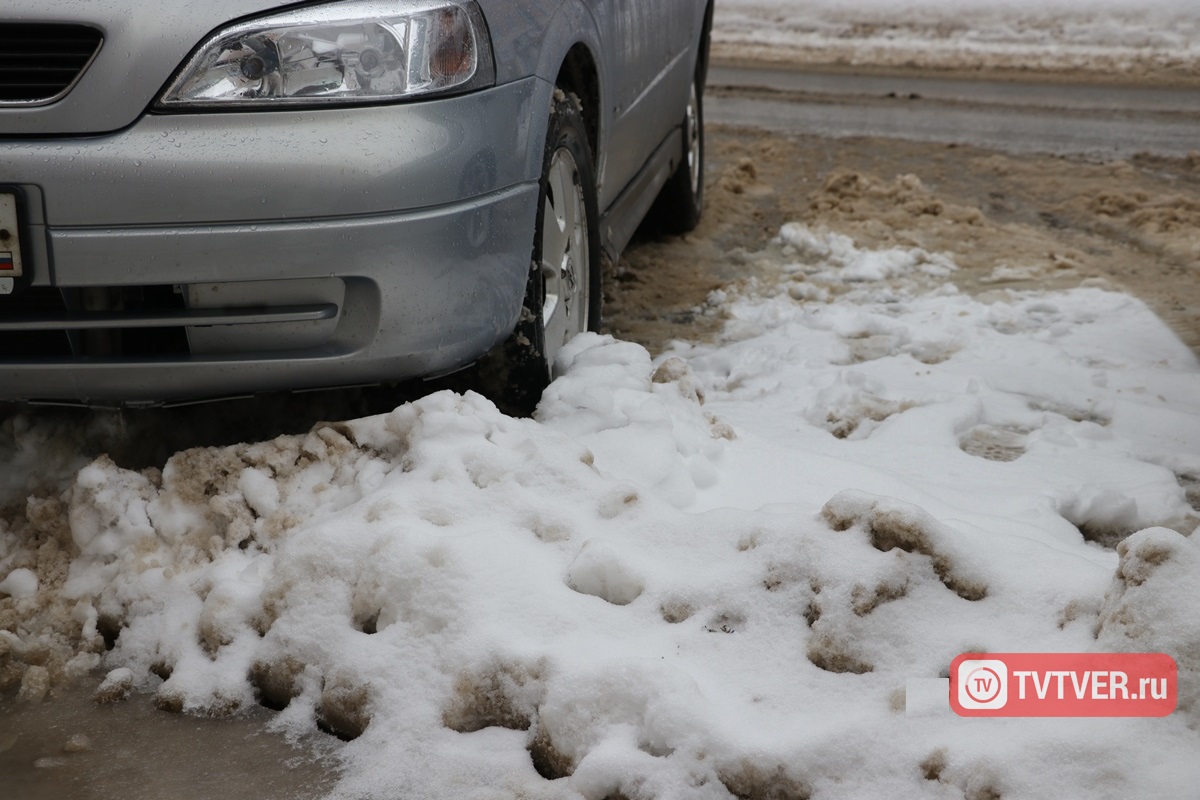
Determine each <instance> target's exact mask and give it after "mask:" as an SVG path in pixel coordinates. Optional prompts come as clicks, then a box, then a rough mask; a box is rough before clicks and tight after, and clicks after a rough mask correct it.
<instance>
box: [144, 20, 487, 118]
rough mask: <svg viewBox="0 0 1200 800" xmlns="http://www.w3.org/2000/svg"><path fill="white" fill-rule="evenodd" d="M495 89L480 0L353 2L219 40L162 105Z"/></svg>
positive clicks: (238, 29) (351, 99)
mask: <svg viewBox="0 0 1200 800" xmlns="http://www.w3.org/2000/svg"><path fill="white" fill-rule="evenodd" d="M494 81H495V67H494V65H493V62H492V51H491V44H490V42H489V40H488V34H487V27H486V25H485V23H484V21H483V15H482V13H481V12H480V11H479V7H478V6H477V5H476V4H475V2H474V0H460V1H459V2H454V1H453V0H451V1H449V2H448V0H407V1H406V0H393V1H392V2H347V3H336V4H331V5H324V6H313V7H310V8H302V9H298V10H296V11H290V12H287V13H284V14H278V15H275V16H271V17H263V18H261V19H257V20H253V21H251V22H246V23H242V24H240V25H237V26H235V27H232V28H229V29H227V30H225V31H222V32H221V33H219V34H217V35H216V36H214V37H212V38H211V39H209V40H208V41H207V42H205V43H204V45H203V46H202V47H201V48H200V49H199V50H198V51H197V53H196V55H194V56H193V57H192V58H191V59H190V60H189V61H188V62H187V64H185V65H184V67H183V69H182V70H181V71H180V73H179V75H178V77H177V78H176V79H175V80H174V81H173V82H172V83H171V86H170V88H168V89H167V91H166V93H165V94H164V95H163V97H162V100H161V101H160V106H162V107H164V108H179V107H185V106H186V107H191V106H210V107H239V106H249V107H262V106H277V105H314V104H324V103H355V102H356V103H363V102H383V101H389V100H401V99H405V98H411V97H417V96H422V95H430V94H440V93H445V92H463V91H468V90H470V89H476V88H480V87H483V86H490V85H491V84H492V83H493V82H494Z"/></svg>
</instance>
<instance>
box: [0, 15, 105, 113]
mask: <svg viewBox="0 0 1200 800" xmlns="http://www.w3.org/2000/svg"><path fill="white" fill-rule="evenodd" d="M100 40H101V37H100V31H98V30H96V29H94V28H88V27H86V26H84V25H47V24H33V23H12V22H5V23H0V103H3V104H7V103H20V104H31V105H36V104H39V103H49V102H51V101H54V100H57V99H58V98H59V97H61V96H63V95H64V94H66V93H67V91H68V90H69V89H70V88H71V87H72V86H74V85H75V82H76V81H77V80H79V77H80V75H82V74H83V71H84V69H86V68H87V65H88V64H89V63H91V60H92V57H93V56H95V55H96V52H97V51H98V50H99V49H100Z"/></svg>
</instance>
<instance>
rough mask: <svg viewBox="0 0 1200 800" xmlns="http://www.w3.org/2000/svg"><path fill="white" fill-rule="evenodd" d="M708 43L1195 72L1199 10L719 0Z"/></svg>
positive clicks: (1053, 3) (1020, 65)
mask: <svg viewBox="0 0 1200 800" xmlns="http://www.w3.org/2000/svg"><path fill="white" fill-rule="evenodd" d="M713 40H714V42H715V44H716V52H717V53H718V55H720V56H724V57H729V58H739V57H740V58H765V59H767V60H774V61H793V62H796V63H806V64H814V63H824V64H846V65H857V66H861V65H874V66H893V67H923V68H935V69H957V70H968V71H974V70H977V69H989V68H991V69H995V68H1002V69H1010V70H1048V71H1058V70H1086V71H1092V72H1097V73H1102V74H1104V75H1106V76H1107V77H1110V78H1111V77H1115V76H1119V75H1126V76H1135V77H1136V76H1138V75H1146V74H1158V75H1163V76H1174V77H1176V78H1193V79H1194V78H1196V77H1197V76H1200V7H1198V6H1197V5H1196V4H1195V3H1190V2H1182V0H1150V1H1149V2H1141V3H1131V2H1129V0H1103V1H1102V2H1087V3H1084V2H1080V0H1049V1H1048V2H1035V0H1000V1H999V2H984V0H967V2H948V1H947V0H903V1H902V0H861V1H860V2H855V3H853V4H847V3H838V2H834V1H833V0H812V2H809V0H804V2H799V1H798V0H723V2H720V3H717V6H716V14H715V19H714V25H713Z"/></svg>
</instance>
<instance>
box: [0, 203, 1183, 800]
mask: <svg viewBox="0 0 1200 800" xmlns="http://www.w3.org/2000/svg"><path fill="white" fill-rule="evenodd" d="M746 258H748V259H750V260H753V261H755V262H756V263H757V266H758V267H759V269H757V270H755V272H756V274H763V275H767V276H768V277H767V278H764V279H760V280H755V281H751V282H749V283H746V284H744V285H741V286H738V287H731V288H730V289H728V290H727V291H722V292H717V293H714V295H713V296H712V297H711V298H710V300H709V303H708V305H707V306H706V307H705V308H703V309H698V313H702V314H709V315H716V316H719V317H721V318H723V319H724V320H725V322H724V328H723V333H722V334H721V336H720V338H719V339H718V340H717V341H715V342H709V343H696V342H692V343H686V342H679V343H676V344H675V345H674V346H673V347H672V348H670V350H669V351H668V352H666V353H664V354H663V355H662V356H660V357H658V358H657V359H653V360H652V359H651V357H650V356H649V355H648V353H647V352H646V351H645V350H644V349H642V348H641V347H640V346H637V345H634V344H631V343H627V342H622V341H617V340H614V339H612V338H611V337H606V336H599V335H594V334H588V335H583V336H581V337H579V338H577V339H576V340H575V341H574V342H573V343H571V344H570V345H569V346H568V347H567V348H566V349H565V350H564V351H563V353H562V354H561V357H560V360H559V367H560V372H561V377H559V378H558V379H557V380H556V381H555V382H554V383H553V384H552V385H551V387H550V388H549V389H548V390H547V392H546V394H545V396H544V398H543V400H542V402H541V405H540V407H539V409H538V412H537V414H536V417H535V418H534V419H513V418H510V417H506V416H504V415H502V414H501V413H499V412H498V411H497V410H496V409H495V407H494V406H492V404H491V403H489V402H488V401H487V400H486V399H484V398H483V397H480V396H478V395H474V394H466V395H457V394H452V393H448V392H444V393H439V394H434V395H431V396H428V397H426V398H424V399H422V400H419V401H417V402H414V403H411V404H407V405H404V406H401V407H399V408H397V409H396V410H395V411H393V412H391V413H389V414H385V415H382V416H378V417H371V418H366V419H358V420H352V421H348V422H340V423H330V424H322V425H319V426H317V427H316V428H315V429H314V430H313V431H312V432H311V433H309V434H307V435H301V436H286V437H280V438H278V439H275V440H273V441H269V442H259V443H250V444H244V445H238V446H234V447H228V448H211V449H194V450H189V451H185V452H181V453H179V454H177V455H175V456H174V457H173V458H171V459H170V460H169V461H168V462H167V463H166V464H165V465H164V466H163V467H162V468H161V470H159V469H147V470H144V471H140V472H136V471H130V470H126V469H122V468H120V467H118V466H117V465H115V464H114V463H113V462H112V461H110V460H109V459H107V458H103V457H102V458H99V459H97V460H95V461H93V462H92V463H90V464H87V465H83V466H82V468H80V465H76V464H74V463H72V461H71V459H70V458H69V457H68V456H66V455H65V452H66V451H65V450H63V451H62V453H64V454H62V455H60V456H58V457H54V458H50V459H49V461H48V464H47V465H46V466H45V469H46V470H47V473H46V474H51V475H52V474H53V473H54V472H55V471H57V472H58V473H61V475H63V476H66V477H65V479H64V482H63V483H62V484H61V485H59V486H57V487H55V486H44V485H43V486H41V488H37V489H30V486H33V485H35V484H36V482H31V478H30V477H29V476H28V475H27V474H23V475H19V476H18V475H10V476H9V478H7V479H6V483H5V484H4V496H3V497H2V498H0V507H5V508H7V509H8V511H7V512H6V517H7V518H6V519H5V520H4V521H2V522H0V577H2V582H0V592H2V593H3V594H4V596H3V598H2V599H0V666H3V670H4V671H3V672H2V673H0V679H2V680H3V681H5V682H6V685H8V686H16V687H19V692H20V693H21V695H22V696H23V697H25V698H26V699H37V698H38V697H41V696H43V695H45V693H46V692H47V691H48V689H49V687H50V686H52V685H53V684H54V683H55V682H57V681H63V680H67V679H69V678H71V677H75V678H77V679H80V678H82V679H85V680H90V681H92V682H93V683H94V685H96V686H97V695H96V699H97V701H98V702H116V701H120V700H122V699H123V698H126V697H128V698H129V699H128V700H126V702H148V700H147V698H146V695H147V694H148V695H150V696H152V697H153V702H155V703H156V704H158V705H159V706H160V707H162V708H164V709H168V710H175V711H185V712H189V713H200V714H217V715H222V714H233V713H237V712H238V711H239V710H240V709H244V708H247V707H249V706H251V705H252V704H255V703H264V704H267V705H269V706H271V707H274V708H277V709H280V710H279V712H278V714H277V715H276V717H275V720H274V723H273V725H274V726H275V727H277V728H279V729H280V730H284V731H287V732H289V733H290V734H292V735H294V736H296V737H297V738H300V739H304V740H306V741H310V742H324V743H325V744H324V745H322V746H323V747H325V748H327V749H330V750H331V751H332V752H333V753H334V754H335V756H336V758H337V760H338V762H339V765H340V770H341V773H340V774H341V778H340V783H339V784H338V786H337V787H336V790H335V792H334V794H335V796H336V797H339V798H382V797H403V798H414V799H416V798H446V797H455V798H500V797H526V798H539V797H543V798H579V797H582V798H587V799H588V800H605V798H610V799H611V798H628V799H629V800H643V799H644V800H650V799H651V798H654V799H655V800H668V799H669V798H697V799H698V800H699V799H701V798H713V800H722V799H725V800H728V798H731V797H737V798H755V799H758V798H770V799H771V800H777V799H778V800H793V799H794V798H864V799H865V798H871V800H875V799H877V798H881V797H887V798H951V797H958V798H961V797H964V796H965V797H967V798H972V799H973V800H975V799H982V798H998V797H1003V798H1006V799H1007V798H1045V797H1080V798H1084V797H1086V798H1114V799H1115V798H1120V799H1121V800H1127V799H1128V798H1161V797H1184V796H1194V795H1195V791H1196V786H1197V785H1200V760H1198V759H1197V758H1196V754H1197V753H1200V732H1198V727H1200V615H1197V614H1196V609H1197V608H1200V537H1197V536H1195V535H1192V534H1193V531H1194V530H1196V528H1197V526H1198V525H1200V512H1198V511H1197V509H1196V507H1195V506H1196V504H1197V503H1200V497H1197V493H1196V492H1195V487H1196V484H1197V482H1200V363H1198V361H1197V359H1196V357H1195V356H1194V355H1193V354H1192V353H1191V351H1189V350H1188V349H1187V348H1186V347H1184V346H1183V345H1182V344H1181V343H1180V342H1179V341H1178V340H1177V339H1176V338H1175V337H1174V336H1173V334H1171V332H1170V331H1169V330H1167V329H1166V328H1165V327H1164V325H1163V324H1162V323H1161V322H1160V321H1159V320H1158V319H1157V318H1156V317H1155V316H1154V315H1153V314H1151V313H1150V312H1149V311H1148V310H1147V308H1146V307H1145V306H1143V305H1142V304H1141V303H1140V302H1138V301H1137V300H1135V299H1133V298H1131V297H1129V296H1126V295H1123V294H1118V293H1113V292H1110V291H1104V290H1101V289H1099V288H1081V289H1077V290H1073V291H1069V292H1063V293H1049V292H1029V293H1003V292H994V293H993V294H992V296H990V297H988V298H986V301H985V300H984V299H978V298H973V297H971V296H968V295H966V294H963V293H960V292H959V291H958V290H956V289H955V288H954V287H953V285H952V284H951V283H950V281H949V280H948V279H949V278H950V277H952V276H953V273H954V271H955V265H954V263H953V262H952V260H950V259H949V258H948V257H946V256H944V255H941V254H937V253H928V252H925V251H922V250H919V249H889V250H868V249H863V248H861V247H859V246H858V245H856V244H855V242H854V241H853V240H851V239H849V238H846V237H844V236H840V235H837V234H833V233H829V232H825V231H821V230H812V229H809V228H807V227H805V226H803V225H800V224H790V225H787V226H785V227H784V228H783V230H782V231H780V234H779V236H778V237H777V239H776V240H775V241H774V242H772V243H771V245H770V246H769V247H768V248H767V249H766V250H765V251H763V252H761V253H757V254H752V255H749V256H746ZM4 433H5V437H4V443H3V444H2V445H0V446H2V447H3V448H5V452H3V453H0V458H3V460H4V461H5V463H9V464H26V465H29V464H33V463H34V462H35V459H33V458H32V457H31V456H30V454H31V453H33V452H35V451H37V450H38V449H39V448H46V449H48V450H50V451H51V452H59V451H58V450H55V448H54V447H52V446H51V445H52V444H53V443H54V442H59V441H60V440H61V438H62V436H63V434H62V431H58V430H47V429H44V428H41V427H39V426H38V425H37V424H34V423H31V422H30V421H29V420H27V419H23V418H17V419H13V420H9V421H8V422H6V423H5V429H4ZM43 478H44V479H45V475H44V476H43ZM1189 490H1190V491H1191V494H1189ZM27 495H28V499H25V498H26V496H27ZM980 651H982V652H987V651H991V652H1024V651H1049V652H1090V651H1097V652H1109V651H1133V652H1165V653H1169V654H1171V655H1172V656H1174V657H1175V659H1176V660H1177V661H1178V664H1179V668H1180V707H1179V710H1178V711H1177V712H1176V713H1175V714H1173V715H1172V716H1170V717H1168V718H1164V719H1060V720H1030V719H974V718H958V717H956V716H953V715H952V714H951V712H950V711H949V708H948V705H947V702H946V691H947V690H946V682H945V681H944V680H943V679H944V678H945V677H946V675H947V672H948V668H949V665H950V662H951V660H952V659H953V658H954V656H956V655H958V654H959V653H963V652H980ZM320 730H324V731H326V732H332V733H336V734H338V735H339V736H341V737H342V738H343V739H346V740H348V741H346V743H344V744H340V743H338V744H336V745H335V744H334V743H335V742H336V740H335V739H333V738H332V737H329V736H327V735H326V734H325V733H320V732H319V731H320Z"/></svg>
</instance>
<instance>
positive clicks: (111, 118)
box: [0, 0, 295, 136]
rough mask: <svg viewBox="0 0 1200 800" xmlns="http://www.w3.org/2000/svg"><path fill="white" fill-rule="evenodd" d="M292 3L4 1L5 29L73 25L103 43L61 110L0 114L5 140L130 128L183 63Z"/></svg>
mask: <svg viewBox="0 0 1200 800" xmlns="http://www.w3.org/2000/svg"><path fill="white" fill-rule="evenodd" d="M288 5H295V4H294V3H281V2H276V1H275V0H200V2H196V0H155V2H153V3H147V2H145V0H83V1H82V2H73V3H57V4H51V3H47V2H46V0H4V3H3V8H2V9H0V25H4V24H6V23H13V22H47V23H59V22H60V23H75V24H82V25H88V26H91V27H93V28H96V29H97V30H99V31H100V32H101V34H102V35H103V37H104V42H103V44H102V45H101V47H100V52H99V54H98V55H97V56H96V58H95V60H94V61H93V62H92V64H91V66H90V67H88V69H87V70H86V71H85V72H84V74H83V77H82V78H81V79H80V80H79V83H78V84H76V85H75V87H74V88H73V89H72V90H71V91H70V93H69V94H67V96H66V97H64V98H63V99H62V100H59V101H58V102H56V103H52V104H50V105H46V106H37V107H32V108H30V107H26V108H21V107H0V135H9V136H12V135H16V136H23V135H33V136H41V135H47V134H96V133H103V132H106V131H113V130H118V129H120V128H124V127H126V126H128V125H130V124H132V123H133V122H134V121H135V120H136V119H137V118H138V117H139V116H141V114H143V113H144V112H145V110H146V108H147V107H148V106H149V105H150V104H151V103H152V102H154V100H155V99H156V98H157V97H158V95H159V94H160V93H161V92H162V90H163V88H164V87H165V85H166V83H167V82H168V81H169V80H170V79H171V77H172V76H173V75H174V74H175V71H176V70H177V69H179V67H180V65H181V64H182V63H183V61H184V59H186V58H187V57H188V55H189V54H190V53H191V52H192V50H193V49H195V47H196V46H197V45H198V44H199V43H200V42H201V41H202V40H203V39H204V38H205V37H206V36H207V35H208V34H209V33H212V32H213V31H215V30H216V29H218V28H221V27H223V26H225V25H227V24H228V23H230V22H232V21H234V20H238V19H242V18H244V17H250V16H256V15H258V14H261V13H263V12H266V11H270V10H272V9H275V8H281V7H284V6H288Z"/></svg>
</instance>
